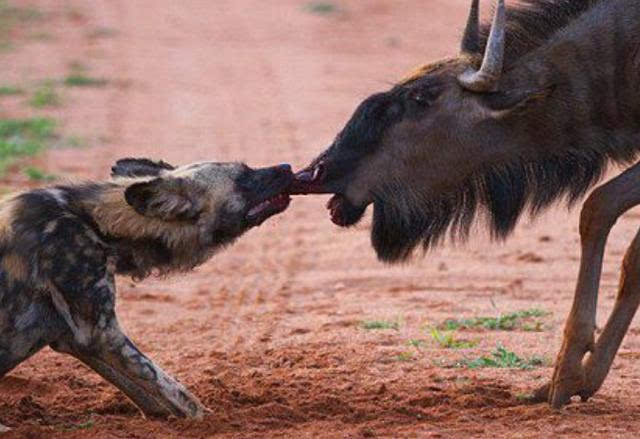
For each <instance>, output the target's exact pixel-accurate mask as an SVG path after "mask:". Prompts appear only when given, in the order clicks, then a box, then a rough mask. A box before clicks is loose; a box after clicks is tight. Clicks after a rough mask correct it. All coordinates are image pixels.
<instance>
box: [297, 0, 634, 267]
mask: <svg viewBox="0 0 640 439" xmlns="http://www.w3.org/2000/svg"><path fill="white" fill-rule="evenodd" d="M507 16H508V17H509V19H508V26H507V32H506V40H507V46H506V54H505V69H504V73H503V77H502V78H501V80H500V82H499V86H498V89H497V90H495V91H494V92H491V93H485V94H478V93H471V92H469V91H466V90H464V89H461V88H460V86H459V84H458V83H457V81H456V76H457V75H459V74H460V73H461V72H462V71H464V70H465V69H466V68H468V66H474V67H478V65H479V63H480V60H481V56H482V51H483V50H484V47H485V45H486V38H487V34H488V27H487V26H485V27H484V28H483V29H484V31H483V32H482V36H481V38H480V40H479V44H478V45H477V47H478V49H477V52H475V53H466V54H464V55H462V56H460V57H458V58H452V59H449V60H444V61H442V62H438V63H435V64H431V65H427V66H425V67H422V68H420V69H418V70H417V71H416V72H414V73H413V74H411V75H410V76H409V77H408V78H406V79H405V80H403V81H402V82H401V83H399V84H398V85H397V86H395V87H393V89H391V90H390V91H387V92H383V93H378V94H375V95H373V96H371V97H370V98H368V99H367V100H365V101H364V102H363V103H362V104H361V105H360V106H359V107H358V109H357V110H356V111H355V113H354V115H353V117H352V118H351V120H350V121H349V123H347V125H346V126H345V127H344V129H343V130H342V132H341V133H340V134H339V135H338V136H337V138H336V140H335V141H334V143H333V145H332V146H331V147H330V148H329V149H328V150H327V151H326V152H325V153H323V154H322V155H321V156H320V157H319V158H318V159H317V160H315V161H314V163H312V164H311V166H310V168H309V169H314V167H315V166H316V165H317V164H318V163H320V162H322V164H323V167H324V169H323V172H325V173H326V175H325V181H324V184H323V188H321V189H317V188H316V189H314V190H313V191H327V192H334V193H337V194H340V195H341V197H342V198H341V200H339V202H338V201H335V203H334V205H335V206H336V210H340V213H341V215H342V216H345V215H346V216H349V221H342V222H343V224H342V225H350V224H352V223H354V222H356V221H357V220H358V219H359V218H360V217H361V216H362V213H364V208H365V207H366V206H367V205H368V204H370V203H373V205H374V220H373V229H372V243H373V245H374V247H375V249H376V251H377V252H378V256H379V257H380V258H381V259H383V260H386V261H397V260H403V259H405V258H406V257H408V256H409V255H410V254H411V252H412V250H413V248H414V247H415V246H416V245H418V244H420V243H421V244H422V245H423V246H424V247H425V248H429V247H430V246H432V245H434V244H437V243H438V242H440V241H441V239H442V238H443V236H444V234H445V232H446V231H447V230H450V231H451V233H452V235H453V236H454V237H460V238H464V237H466V236H467V235H468V232H469V229H470V226H471V224H472V222H473V220H474V218H476V216H477V214H478V213H480V214H485V215H486V216H487V217H488V220H489V225H490V228H491V231H492V234H493V236H495V237H500V238H502V237H505V236H506V235H508V234H509V232H511V231H512V229H513V227H514V226H515V224H516V222H517V220H518V218H519V216H520V214H521V213H522V212H523V211H524V210H525V209H526V208H528V209H529V210H530V212H531V213H532V214H536V213H538V212H539V211H540V210H541V209H542V208H544V207H546V206H548V205H549V204H550V203H552V202H553V201H555V200H557V199H559V198H561V197H563V196H565V195H566V199H567V201H568V202H570V203H571V202H574V201H575V200H577V199H579V198H580V197H581V196H583V195H584V193H585V192H586V191H587V189H588V188H589V187H591V186H592V185H593V184H594V183H595V182H597V181H598V180H599V179H600V178H601V176H602V175H603V173H604V171H605V168H606V165H607V163H609V162H610V161H613V162H617V163H621V164H625V163H629V162H631V161H632V160H633V159H634V158H635V157H636V154H637V152H638V149H639V148H640V136H639V134H638V127H639V125H640V122H639V121H640V99H638V91H639V88H638V79H639V75H638V71H639V69H638V66H640V64H639V61H640V60H638V59H637V44H638V38H640V26H638V25H637V23H638V20H640V5H639V4H638V3H637V2H633V1H629V0H627V1H624V0H623V1H614V0H608V1H607V0H598V1H587V0H582V1H581V0H571V1H570V0H542V1H533V0H531V1H526V2H524V4H523V5H521V6H519V7H516V8H510V9H509V10H508V14H507ZM448 107H450V108H453V107H456V112H457V113H458V115H457V116H456V114H454V113H450V112H449V111H448V110H447V108H448ZM423 120H425V122H422V121H423ZM428 125H430V126H428ZM407 126H410V127H409V129H408V128H407ZM400 139H402V140H400ZM393 142H396V143H397V145H395V144H394V145H395V146H391V144H392V143H393ZM394 148H395V149H394ZM443 150H446V151H447V152H445V153H444V154H448V151H456V150H458V151H459V153H458V154H457V155H458V156H457V157H455V158H453V159H451V160H449V158H448V157H447V158H444V157H441V156H442V155H444V154H443ZM376 156H379V157H380V159H379V160H378V158H377V157H376ZM383 156H384V160H383V159H382V157H383ZM440 176H441V177H440ZM342 219H343V220H344V218H342Z"/></svg>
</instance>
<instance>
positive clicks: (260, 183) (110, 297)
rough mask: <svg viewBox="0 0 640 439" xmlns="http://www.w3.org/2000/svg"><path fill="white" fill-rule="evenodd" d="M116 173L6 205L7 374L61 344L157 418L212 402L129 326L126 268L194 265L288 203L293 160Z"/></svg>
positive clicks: (0, 283)
mask: <svg viewBox="0 0 640 439" xmlns="http://www.w3.org/2000/svg"><path fill="white" fill-rule="evenodd" d="M113 176H114V179H113V180H112V181H108V182H103V183H87V184H77V185H61V186H55V187H51V188H45V189H38V190H33V191H29V192H25V193H22V194H19V195H17V196H13V197H11V198H9V199H7V200H5V201H3V202H2V203H0V377H2V376H3V375H5V374H6V373H7V372H9V371H10V370H11V369H13V368H14V367H16V366H17V365H18V364H19V363H21V362H22V361H24V360H25V359H26V358H28V357H29V356H31V355H32V354H34V353H35V352H37V351H38V350H40V349H42V348H43V347H44V346H47V345H50V346H51V347H52V348H53V349H55V350H58V351H61V352H65V353H69V354H71V355H73V356H75V357H76V358H78V359H80V360H81V361H83V362H84V363H85V364H87V365H88V366H90V367H91V368H93V369H94V370H95V371H96V372H98V373H99V374H101V375H102V376H103V377H104V378H105V379H107V380H109V381H110V382H111V383H113V384H114V385H116V386H118V387H119V388H120V389H121V390H122V391H123V392H125V393H126V394H127V395H128V396H129V397H130V398H131V399H132V400H133V401H134V402H135V403H136V404H137V405H138V406H139V407H140V408H141V409H142V410H143V411H144V412H145V413H146V414H148V415H169V414H173V415H178V416H200V415H202V406H201V405H200V403H199V402H198V400H197V399H196V398H195V397H194V396H192V395H191V394H190V393H189V392H188V391H187V390H186V389H184V387H182V386H181V385H180V384H179V383H177V382H176V381H174V380H173V379H172V378H171V377H169V376H168V375H166V374H165V373H164V372H163V371H162V370H161V369H160V368H159V367H157V366H156V365H155V364H153V362H152V361H151V360H150V359H148V358H147V357H146V356H145V355H144V354H142V353H141V352H140V351H139V350H138V349H137V348H136V347H135V346H134V345H133V343H132V342H131V341H130V340H129V339H128V338H127V337H126V335H124V334H123V333H122V331H121V330H120V328H119V325H118V321H117V318H116V315H115V279H114V275H115V274H124V275H131V276H134V277H137V278H142V277H145V276H147V275H149V274H151V273H152V272H157V273H160V274H163V273H168V272H171V271H181V270H187V269H190V268H192V267H194V266H196V265H198V264H200V263H201V262H203V261H205V260H206V259H207V258H209V257H210V256H211V255H212V254H213V253H214V252H215V251H216V250H218V249H220V248H221V247H222V246H224V245H225V244H229V243H230V242H232V241H233V240H234V239H235V238H236V237H238V236H240V235H241V234H242V233H243V232H245V231H246V230H248V229H249V228H251V227H253V226H255V225H258V224H260V223H261V222H262V221H264V220H266V219H267V218H268V217H269V216H271V215H273V214H276V213H279V212H281V211H282V210H284V209H285V208H286V206H287V204H288V195H286V194H285V195H283V192H285V191H286V189H287V188H288V186H289V184H290V183H291V180H292V178H293V174H292V173H291V169H290V167H289V166H288V165H283V166H276V167H273V168H264V169H259V170H253V169H250V168H248V167H247V166H245V165H243V164H240V163H227V164H224V163H197V164H193V165H187V166H183V167H180V168H174V167H172V166H170V165H168V164H166V163H163V162H152V161H150V160H147V159H127V160H122V161H119V162H118V163H117V164H116V166H114V168H113Z"/></svg>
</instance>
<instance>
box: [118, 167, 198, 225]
mask: <svg viewBox="0 0 640 439" xmlns="http://www.w3.org/2000/svg"><path fill="white" fill-rule="evenodd" d="M205 191H206V190H205V189H203V188H201V187H200V186H199V185H198V184H196V183H195V182H193V181H189V180H186V179H184V178H156V179H154V180H151V181H147V182H143V183H135V184H132V185H131V186H129V187H128V188H127V189H126V190H125V192H124V198H125V200H126V201H127V203H129V205H130V206H131V207H133V208H134V209H135V211H136V212H138V213H139V214H140V215H144V216H148V217H153V218H159V219H162V220H164V221H188V220H195V219H197V218H198V217H199V216H200V214H201V213H202V210H203V203H202V200H204V196H205Z"/></svg>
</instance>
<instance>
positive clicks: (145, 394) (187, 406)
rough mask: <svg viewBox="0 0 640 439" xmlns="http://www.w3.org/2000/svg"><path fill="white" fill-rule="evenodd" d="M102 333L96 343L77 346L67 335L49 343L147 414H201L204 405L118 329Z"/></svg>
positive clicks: (160, 415) (200, 415) (198, 415)
mask: <svg viewBox="0 0 640 439" xmlns="http://www.w3.org/2000/svg"><path fill="white" fill-rule="evenodd" d="M109 332H112V334H111V335H110V336H108V337H106V340H104V341H103V342H100V343H99V345H98V346H91V347H90V348H89V349H85V348H81V347H78V346H77V345H75V344H74V343H73V342H72V341H68V340H67V339H63V340H59V341H57V342H55V343H52V345H51V347H52V348H53V349H55V350H57V351H59V352H65V353H68V354H70V355H72V356H74V357H75V358H77V359H78V360H80V361H81V362H83V363H84V364H86V365H87V366H89V367H90V368H91V369H93V370H94V371H96V372H97V373H98V374H100V375H101V376H102V377H103V378H104V379H106V380H107V381H109V382H110V383H111V384H113V385H114V386H116V387H117V388H118V389H120V390H121V391H122V392H123V393H124V394H125V395H127V396H128V397H129V398H130V399H131V401H132V402H133V403H134V404H135V405H136V406H138V408H140V410H142V412H143V413H144V414H145V415H146V416H150V417H167V416H177V417H190V418H202V416H203V415H204V412H205V408H204V406H203V405H202V404H201V403H200V401H199V400H198V399H197V398H196V397H195V396H194V395H192V394H191V393H190V392H189V391H188V390H187V389H186V388H185V387H184V386H183V385H182V384H180V383H178V382H177V381H176V380H175V379H173V378H172V377H170V376H169V375H167V374H166V373H165V372H164V371H163V370H162V369H161V368H159V367H158V366H156V365H155V364H154V363H153V362H152V361H151V360H150V359H149V358H147V357H146V356H145V355H144V354H143V353H142V352H140V351H139V350H138V348H136V346H135V345H134V344H133V343H132V342H131V340H129V339H128V338H127V337H126V336H125V335H124V334H122V333H121V332H117V333H115V334H113V330H110V331H109Z"/></svg>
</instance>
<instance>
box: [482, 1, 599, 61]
mask: <svg viewBox="0 0 640 439" xmlns="http://www.w3.org/2000/svg"><path fill="white" fill-rule="evenodd" d="M602 1H604V0H520V1H519V2H518V4H517V5H516V6H511V7H508V9H507V28H506V48H505V60H504V62H505V68H509V66H510V65H511V64H512V63H514V62H515V61H517V60H518V59H519V58H520V57H522V56H523V55H524V54H526V53H528V52H530V51H531V50H534V49H535V48H537V47H539V46H541V45H542V44H543V43H545V42H546V41H548V40H549V38H550V37H551V36H553V34H555V33H556V32H557V31H559V30H560V29H562V28H564V27H565V26H567V25H568V24H569V23H570V22H572V21H573V20H575V19H576V18H577V17H578V16H580V15H581V14H583V13H584V12H586V11H587V10H589V9H590V8H591V7H592V6H593V5H595V4H597V3H600V2H602ZM507 3H508V2H507ZM489 31H490V23H485V24H484V25H483V26H481V28H480V41H479V45H478V47H479V48H478V52H479V53H478V55H482V54H483V53H484V49H485V47H486V42H487V39H488V38H489Z"/></svg>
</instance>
